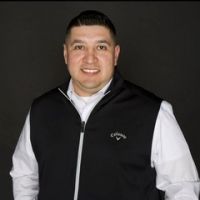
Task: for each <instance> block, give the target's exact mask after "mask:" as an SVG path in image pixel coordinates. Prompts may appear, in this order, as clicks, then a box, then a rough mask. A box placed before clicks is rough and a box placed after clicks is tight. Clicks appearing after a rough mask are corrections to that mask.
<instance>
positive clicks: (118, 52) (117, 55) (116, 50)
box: [114, 45, 120, 66]
mask: <svg viewBox="0 0 200 200" xmlns="http://www.w3.org/2000/svg"><path fill="white" fill-rule="evenodd" d="M119 54H120V46H119V45H116V46H115V58H114V59H115V62H114V64H115V66H116V65H117V61H118V58H119Z"/></svg>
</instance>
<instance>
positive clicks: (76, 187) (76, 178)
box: [58, 88, 85, 200]
mask: <svg viewBox="0 0 200 200" xmlns="http://www.w3.org/2000/svg"><path fill="white" fill-rule="evenodd" d="M58 90H59V91H60V92H61V93H62V94H63V95H64V96H65V97H66V98H67V99H68V100H69V101H70V102H71V103H72V105H73V106H74V103H73V102H72V101H71V100H70V98H69V97H68V96H67V95H66V94H65V93H64V92H63V91H62V90H61V89H60V88H58ZM74 107H75V106H74ZM84 134H85V121H81V131H80V138H79V146H78V156H77V164H76V176H75V189H74V200H78V192H79V181H80V169H81V160H82V150H83V141H84Z"/></svg>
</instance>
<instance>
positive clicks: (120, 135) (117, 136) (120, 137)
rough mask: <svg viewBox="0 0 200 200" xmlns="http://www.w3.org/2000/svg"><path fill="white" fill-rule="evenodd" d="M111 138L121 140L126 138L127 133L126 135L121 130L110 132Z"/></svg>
mask: <svg viewBox="0 0 200 200" xmlns="http://www.w3.org/2000/svg"><path fill="white" fill-rule="evenodd" d="M110 137H111V138H115V139H116V140H117V141H119V140H120V139H126V138H127V137H126V135H124V134H123V133H120V132H114V133H111V134H110Z"/></svg>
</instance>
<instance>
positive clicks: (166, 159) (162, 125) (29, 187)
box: [10, 81, 200, 200]
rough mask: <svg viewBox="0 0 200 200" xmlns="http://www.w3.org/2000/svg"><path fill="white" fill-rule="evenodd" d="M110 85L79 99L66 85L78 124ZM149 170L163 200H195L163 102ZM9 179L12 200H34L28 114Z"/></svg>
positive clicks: (189, 166) (192, 170) (184, 152)
mask: <svg viewBox="0 0 200 200" xmlns="http://www.w3.org/2000/svg"><path fill="white" fill-rule="evenodd" d="M110 82H111V81H110ZM110 82H109V83H108V84H107V85H106V86H105V87H104V88H103V89H102V90H100V91H99V92H97V93H96V94H94V95H92V96H90V97H80V96H78V95H77V94H75V92H74V90H73V86H72V83H71V81H70V84H69V88H68V91H67V95H68V97H69V98H70V100H71V102H72V103H73V105H74V106H75V107H76V109H77V111H78V112H79V114H80V116H81V119H82V121H85V122H87V119H88V117H89V115H90V113H91V111H92V109H93V108H94V107H95V105H96V104H97V103H98V102H99V101H100V100H101V98H102V97H103V96H104V95H105V94H104V93H105V91H106V89H107V88H108V87H109V84H110ZM151 167H154V168H155V170H156V173H157V176H156V177H157V178H156V187H157V188H158V189H160V190H163V191H165V199H166V200H198V196H199V192H200V182H199V177H198V173H197V169H196V166H195V164H194V161H193V159H192V156H191V153H190V150H189V147H188V145H187V143H186V141H185V138H184V136H183V133H182V131H181V129H180V127H179V125H178V123H177V121H176V119H175V116H174V114H173V109H172V106H171V104H170V103H168V102H166V101H162V103H161V106H160V110H159V113H158V116H157V120H156V124H155V129H154V135H153V141H152V152H151ZM10 175H11V176H12V179H13V195H14V199H15V200H37V194H38V191H39V182H38V164H37V161H36V158H35V155H34V152H33V149H32V146H31V141H30V113H28V115H27V117H26V121H25V124H24V127H23V129H22V132H21V135H20V137H19V140H18V143H17V146H16V148H15V152H14V154H13V168H12V170H11V172H10Z"/></svg>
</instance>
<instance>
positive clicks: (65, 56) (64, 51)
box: [63, 44, 67, 65]
mask: <svg viewBox="0 0 200 200" xmlns="http://www.w3.org/2000/svg"><path fill="white" fill-rule="evenodd" d="M63 56H64V60H65V64H66V65H67V46H66V44H63Z"/></svg>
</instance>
